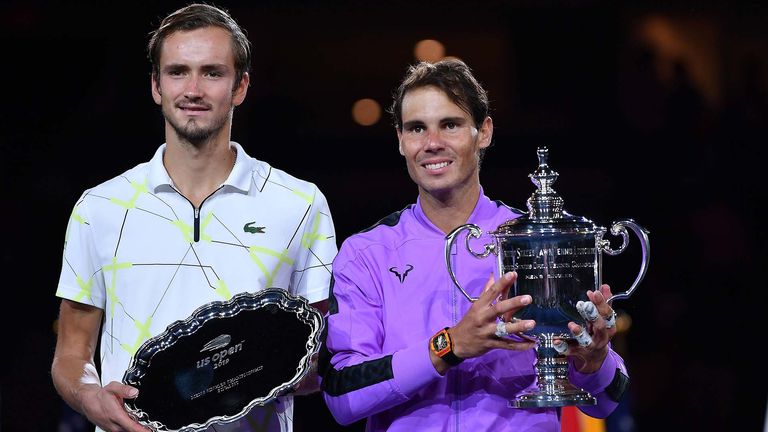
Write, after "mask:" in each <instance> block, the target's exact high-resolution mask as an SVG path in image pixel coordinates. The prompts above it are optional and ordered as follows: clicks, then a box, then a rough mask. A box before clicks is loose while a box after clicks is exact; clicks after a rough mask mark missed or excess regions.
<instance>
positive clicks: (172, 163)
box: [163, 135, 236, 208]
mask: <svg viewBox="0 0 768 432" xmlns="http://www.w3.org/2000/svg"><path fill="white" fill-rule="evenodd" d="M166 137H167V138H168V139H167V145H166V148H165V154H164V155H163V164H164V165H165V169H166V170H167V171H168V175H169V176H170V177H171V179H172V180H173V184H174V186H175V187H176V189H178V191H179V192H181V194H182V195H184V196H185V197H186V198H187V199H188V200H189V201H190V202H192V204H193V205H194V206H195V207H196V208H199V207H200V205H201V204H202V202H203V200H205V198H207V197H208V196H209V195H210V194H212V193H213V192H214V191H215V190H216V189H218V188H219V186H221V184H222V183H224V181H226V179H227V177H228V176H229V174H230V173H231V172H232V168H233V166H234V163H235V157H236V154H235V150H234V148H230V144H229V136H226V137H221V139H212V140H209V141H207V142H205V143H202V144H200V145H193V144H191V143H189V142H185V141H181V140H179V139H178V138H177V137H173V139H171V137H170V136H168V135H167V136H166Z"/></svg>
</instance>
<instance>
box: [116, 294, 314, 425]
mask: <svg viewBox="0 0 768 432" xmlns="http://www.w3.org/2000/svg"><path fill="white" fill-rule="evenodd" d="M324 325H325V324H324V321H323V316H322V314H321V313H320V312H319V311H318V310H317V309H315V308H314V307H312V306H311V305H309V302H308V301H307V300H306V299H305V298H303V297H299V296H294V295H292V294H289V293H288V292H287V291H286V290H284V289H281V288H267V289H264V290H261V291H259V292H257V293H247V292H244V293H239V294H236V295H235V296H233V297H232V298H231V299H230V300H228V301H217V302H212V303H208V304H205V305H203V306H201V307H199V308H198V309H197V310H195V312H193V313H192V315H190V316H189V317H188V318H187V319H185V320H180V321H176V322H174V323H172V324H170V325H169V326H168V327H167V328H166V330H165V331H164V332H163V333H162V334H159V335H157V336H155V337H153V338H151V339H149V340H147V341H146V342H144V344H142V346H141V347H140V348H139V350H138V351H137V352H136V354H135V355H134V357H133V359H132V361H131V366H130V368H129V369H128V370H127V371H126V372H125V375H124V377H123V382H124V383H126V384H129V385H132V386H134V387H136V388H138V389H139V390H140V392H139V396H138V397H136V398H135V399H131V400H126V401H125V408H126V410H127V411H128V413H129V415H131V416H132V417H133V418H134V419H136V421H138V422H139V423H141V424H142V425H143V426H145V427H147V428H148V429H150V430H152V431H168V432H171V431H173V432H193V431H202V430H206V429H207V428H208V427H210V426H212V425H214V424H217V423H231V422H234V421H236V420H239V419H240V418H242V417H244V416H245V415H247V414H248V412H249V411H250V410H251V409H252V408H254V407H256V406H263V405H266V404H267V403H270V402H272V401H273V400H275V399H276V398H277V397H279V396H282V395H284V394H287V393H290V392H291V391H293V389H294V387H295V386H296V385H298V383H299V382H300V381H301V380H302V379H303V378H304V377H305V376H306V375H307V374H308V373H309V372H310V369H311V361H312V356H313V355H315V354H316V353H317V352H318V351H319V349H320V335H321V333H322V331H323V328H324Z"/></svg>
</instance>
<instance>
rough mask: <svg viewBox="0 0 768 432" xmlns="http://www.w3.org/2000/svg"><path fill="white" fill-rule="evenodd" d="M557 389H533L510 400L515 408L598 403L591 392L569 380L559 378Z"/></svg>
mask: <svg viewBox="0 0 768 432" xmlns="http://www.w3.org/2000/svg"><path fill="white" fill-rule="evenodd" d="M557 381H558V382H557V383H556V384H555V387H556V388H557V390H556V391H542V390H539V391H531V392H527V393H523V394H521V395H520V396H518V397H517V398H515V400H513V401H511V402H510V405H511V406H512V407H514V408H557V407H564V406H571V405H578V406H589V405H597V399H595V398H594V396H592V395H591V394H589V392H586V391H584V390H582V389H580V388H578V387H575V386H573V385H572V384H571V383H569V382H568V381H564V380H557Z"/></svg>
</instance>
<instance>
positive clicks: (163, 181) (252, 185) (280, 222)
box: [56, 142, 337, 431]
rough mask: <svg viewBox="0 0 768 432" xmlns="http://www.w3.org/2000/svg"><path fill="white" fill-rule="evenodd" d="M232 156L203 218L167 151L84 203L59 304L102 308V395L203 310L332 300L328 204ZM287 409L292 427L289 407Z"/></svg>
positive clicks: (307, 186)
mask: <svg viewBox="0 0 768 432" xmlns="http://www.w3.org/2000/svg"><path fill="white" fill-rule="evenodd" d="M231 146H232V147H233V148H234V149H235V150H236V151H237V158H236V162H235V165H234V168H233V169H232V172H231V173H230V175H229V177H228V178H227V180H226V181H225V182H224V183H223V184H222V186H221V187H220V188H219V189H218V190H217V191H216V192H214V193H213V194H211V195H210V196H209V197H208V198H206V199H205V200H204V201H203V203H202V205H201V206H200V208H199V210H196V209H195V208H194V206H193V205H192V204H191V203H190V202H189V201H188V200H187V199H186V198H185V197H184V196H182V195H181V194H180V193H179V192H177V191H176V189H175V188H174V187H173V182H172V180H171V178H170V176H169V175H168V172H167V171H166V170H165V167H164V165H163V161H162V158H163V153H164V151H165V144H163V145H161V146H160V147H159V148H158V149H157V151H156V153H155V155H154V157H153V158H152V160H150V161H149V162H147V163H143V164H140V165H138V166H136V167H134V168H132V169H130V170H128V171H126V172H125V173H123V174H122V175H120V176H117V177H115V178H113V179H111V180H109V181H106V182H104V183H102V184H100V185H98V186H96V187H94V188H92V189H89V190H86V191H85V192H84V193H83V195H82V196H81V197H80V199H79V200H78V201H77V203H76V205H75V207H74V209H73V211H72V214H71V217H70V220H69V225H68V227H67V233H66V238H65V245H64V254H63V265H62V270H61V275H60V279H59V285H58V289H57V291H56V295H57V296H59V297H62V298H66V299H69V300H73V301H76V302H80V303H85V304H90V305H93V306H96V307H98V308H101V309H103V310H104V316H105V321H104V325H103V327H102V333H101V357H100V359H101V379H102V383H103V384H104V385H106V384H107V383H109V382H110V381H121V380H122V378H123V375H124V373H125V371H126V370H127V369H128V367H129V366H130V361H131V358H132V356H133V354H134V353H135V352H136V351H137V350H138V348H139V347H140V346H141V344H142V343H144V341H146V340H147V339H149V338H151V337H152V336H155V335H157V334H160V333H162V332H163V331H164V330H165V329H166V327H167V326H168V325H169V324H171V323H172V322H174V321H176V320H180V319H185V318H187V317H189V315H190V314H192V312H194V311H195V309H197V308H198V307H199V306H201V305H203V304H205V303H209V302H212V301H221V300H228V299H230V298H231V297H232V296H233V295H234V294H237V293H240V292H245V291H247V292H256V291H259V290H261V289H264V288H268V287H279V288H284V289H286V290H288V291H289V292H290V293H292V294H295V295H300V296H303V297H305V298H306V299H307V300H308V301H309V302H310V303H314V302H317V301H321V300H324V299H326V298H327V297H328V291H329V285H330V278H331V262H332V261H333V258H334V256H335V255H336V252H337V246H336V238H335V231H334V226H333V221H332V219H331V213H330V211H329V209H328V203H327V201H326V199H325V196H324V195H323V194H322V192H320V190H319V189H318V188H317V187H316V186H315V185H314V184H312V183H309V182H306V181H303V180H300V179H297V178H295V177H293V176H291V175H289V174H287V173H285V172H283V171H281V170H278V169H275V168H273V167H271V166H270V165H269V164H267V163H266V162H262V161H259V160H256V159H254V158H252V157H250V156H248V155H247V154H246V153H245V151H244V150H243V148H242V147H241V146H240V145H239V144H238V143H235V142H232V143H231ZM280 402H281V403H280V404H277V405H278V406H281V407H279V408H278V411H280V412H282V413H283V415H282V416H281V417H287V418H291V417H292V410H293V403H292V398H291V397H285V398H281V401H280ZM281 423H285V418H283V419H282V420H281ZM287 423H288V428H287V429H286V427H281V429H282V430H283V431H285V430H290V421H288V422H287ZM233 426H234V425H233ZM240 430H251V429H248V428H243V429H240Z"/></svg>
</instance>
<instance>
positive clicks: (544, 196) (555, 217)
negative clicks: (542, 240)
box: [497, 147, 595, 234]
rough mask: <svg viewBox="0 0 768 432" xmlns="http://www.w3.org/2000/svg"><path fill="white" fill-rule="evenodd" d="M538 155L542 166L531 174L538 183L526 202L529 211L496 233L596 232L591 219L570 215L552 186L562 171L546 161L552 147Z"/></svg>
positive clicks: (540, 148) (543, 148)
mask: <svg viewBox="0 0 768 432" xmlns="http://www.w3.org/2000/svg"><path fill="white" fill-rule="evenodd" d="M536 154H537V155H538V158H539V167H538V168H537V169H536V171H534V172H533V173H532V174H529V175H528V177H529V178H530V179H531V181H532V182H533V184H534V185H536V190H535V191H534V192H533V194H532V195H531V196H530V198H528V201H527V202H526V204H527V206H528V213H526V214H524V215H523V216H521V217H519V218H516V219H512V220H509V221H507V222H505V223H503V224H502V225H501V226H499V229H498V231H497V232H498V233H503V234H514V233H521V234H525V233H529V232H532V231H537V232H541V231H553V232H555V231H556V232H563V231H565V232H568V231H571V232H574V231H576V232H592V231H594V228H595V226H594V224H593V223H592V221H591V220H589V219H586V218H584V217H581V216H574V215H571V214H569V213H568V212H566V211H564V210H563V199H562V198H561V197H560V195H558V193H557V192H556V191H555V189H554V188H553V187H552V184H554V183H555V181H556V180H557V177H558V176H559V174H558V173H557V171H555V170H553V169H551V168H550V167H549V164H548V163H547V157H548V156H549V150H548V149H547V148H546V147H539V148H538V149H537V150H536Z"/></svg>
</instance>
